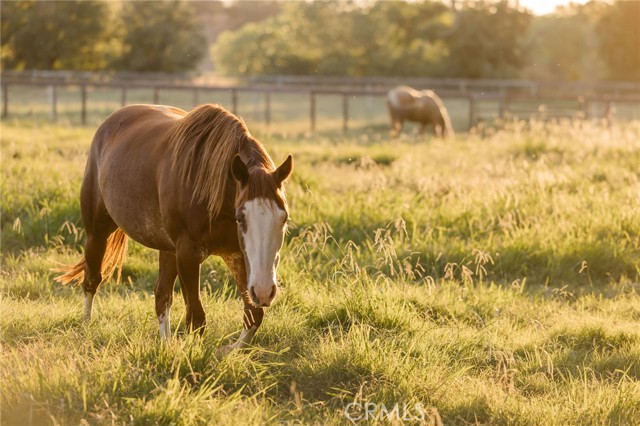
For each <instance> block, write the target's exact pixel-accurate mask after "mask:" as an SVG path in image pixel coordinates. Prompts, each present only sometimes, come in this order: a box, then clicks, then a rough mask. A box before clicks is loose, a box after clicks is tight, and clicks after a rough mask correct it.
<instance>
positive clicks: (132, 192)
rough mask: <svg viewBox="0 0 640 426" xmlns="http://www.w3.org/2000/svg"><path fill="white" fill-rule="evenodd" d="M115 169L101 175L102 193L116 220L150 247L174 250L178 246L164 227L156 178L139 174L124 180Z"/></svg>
mask: <svg viewBox="0 0 640 426" xmlns="http://www.w3.org/2000/svg"><path fill="white" fill-rule="evenodd" d="M118 172H119V171H116V170H112V171H106V172H105V173H102V174H101V176H100V192H101V194H102V198H103V200H104V203H105V206H106V208H107V211H108V212H109V215H110V216H111V218H112V219H113V221H114V222H115V223H116V224H117V225H118V226H119V227H120V228H122V229H123V230H124V231H125V233H126V234H127V235H128V236H129V237H131V238H132V239H134V240H135V241H137V242H139V243H140V244H142V245H145V246H147V247H150V248H153V249H157V250H166V251H172V250H174V248H175V246H174V244H173V241H172V240H171V237H170V236H169V234H168V233H167V231H166V229H165V228H164V224H163V220H162V215H161V213H160V202H159V198H158V195H157V189H156V185H155V181H154V180H153V179H144V178H143V177H141V176H137V179H132V175H131V174H129V179H125V178H124V176H125V174H124V173H118Z"/></svg>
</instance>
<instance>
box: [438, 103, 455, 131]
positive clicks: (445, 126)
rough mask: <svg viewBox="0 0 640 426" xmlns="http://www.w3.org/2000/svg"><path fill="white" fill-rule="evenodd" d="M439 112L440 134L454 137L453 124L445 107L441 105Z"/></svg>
mask: <svg viewBox="0 0 640 426" xmlns="http://www.w3.org/2000/svg"><path fill="white" fill-rule="evenodd" d="M440 112H441V113H442V135H443V136H444V137H446V138H452V137H454V136H455V135H456V134H455V132H454V131H453V125H452V124H451V118H450V117H449V113H448V112H447V109H446V108H444V106H443V107H442V109H441V111H440Z"/></svg>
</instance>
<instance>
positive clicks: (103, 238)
mask: <svg viewBox="0 0 640 426" xmlns="http://www.w3.org/2000/svg"><path fill="white" fill-rule="evenodd" d="M114 228H116V225H115V223H113V224H112V225H110V226H108V227H106V228H100V229H94V230H93V231H89V229H88V228H87V242H86V243H85V246H84V261H85V273H84V280H83V282H82V290H83V291H84V315H83V319H84V320H85V321H89V320H91V311H92V309H93V298H94V296H95V294H96V291H98V287H99V286H100V283H102V278H103V277H102V264H103V260H104V257H105V253H106V251H107V245H108V240H109V236H110V235H111V234H112V233H113V231H114V230H115V229H114Z"/></svg>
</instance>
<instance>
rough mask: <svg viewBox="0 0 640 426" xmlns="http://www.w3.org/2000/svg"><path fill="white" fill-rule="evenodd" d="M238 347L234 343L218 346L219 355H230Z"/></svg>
mask: <svg viewBox="0 0 640 426" xmlns="http://www.w3.org/2000/svg"><path fill="white" fill-rule="evenodd" d="M235 348H236V347H235V346H234V345H224V346H221V347H220V348H218V351H217V354H218V356H221V357H224V356H227V355H229V354H230V353H231V352H232V351H233V350H234V349H235Z"/></svg>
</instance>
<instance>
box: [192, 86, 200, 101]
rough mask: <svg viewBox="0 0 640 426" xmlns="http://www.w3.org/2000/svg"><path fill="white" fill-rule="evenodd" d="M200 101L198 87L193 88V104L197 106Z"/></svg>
mask: <svg viewBox="0 0 640 426" xmlns="http://www.w3.org/2000/svg"><path fill="white" fill-rule="evenodd" d="M199 103H200V93H198V88H197V87H194V88H193V106H198V104H199Z"/></svg>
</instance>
